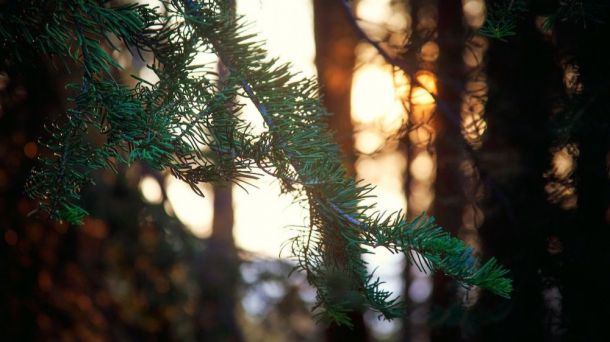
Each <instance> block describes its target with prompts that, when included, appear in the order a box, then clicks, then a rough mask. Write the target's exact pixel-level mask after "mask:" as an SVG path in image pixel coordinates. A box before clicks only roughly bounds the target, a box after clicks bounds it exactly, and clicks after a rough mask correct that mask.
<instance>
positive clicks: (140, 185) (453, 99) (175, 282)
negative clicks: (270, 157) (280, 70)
mask: <svg viewBox="0 0 610 342" xmlns="http://www.w3.org/2000/svg"><path fill="white" fill-rule="evenodd" d="M145 2H148V3H150V5H151V6H157V5H159V4H158V3H157V2H155V1H154V0H149V1H145ZM497 2H498V1H487V4H486V3H485V1H483V0H462V1H440V0H438V1H434V0H358V1H355V2H351V3H350V4H351V6H348V7H345V6H344V5H343V3H342V1H330V0H236V3H235V5H236V10H237V13H238V15H243V16H244V17H245V20H246V21H248V22H251V23H252V25H251V30H252V31H253V32H257V33H258V34H259V36H258V37H259V38H260V39H261V40H265V41H266V42H267V45H266V46H267V48H268V50H269V52H270V54H271V55H272V56H277V57H279V58H280V60H281V61H284V62H290V63H292V65H293V67H294V70H295V71H298V72H300V73H301V75H302V76H305V77H317V78H318V80H319V83H320V85H321V87H322V95H323V102H324V104H325V105H326V107H327V108H328V109H329V111H330V112H332V113H333V114H334V116H332V117H331V118H329V124H330V127H331V128H332V129H333V131H334V136H335V138H336V140H337V142H338V143H339V144H340V146H341V147H342V149H343V152H344V155H345V160H344V163H345V166H346V167H347V168H348V170H349V171H350V173H351V174H352V175H354V176H355V177H356V178H358V179H363V180H365V181H366V182H369V183H372V184H374V185H376V188H375V190H374V194H375V195H376V196H377V197H376V198H371V199H370V201H372V202H376V203H377V204H378V209H379V210H381V211H395V210H399V209H402V210H404V211H406V212H407V215H408V216H409V217H410V218H413V217H415V216H417V215H419V214H420V213H421V212H422V211H426V212H428V213H431V214H432V215H434V216H435V217H436V218H437V221H438V222H439V223H440V225H441V226H443V227H444V228H445V229H446V230H448V231H450V232H451V233H453V234H455V235H456V236H458V237H460V238H461V239H463V240H465V241H466V242H467V243H468V244H470V245H471V246H473V247H474V248H475V249H476V250H477V251H478V252H479V253H480V254H481V255H482V256H483V257H485V258H486V257H491V256H494V257H496V258H498V259H499V261H500V262H501V263H503V264H505V265H506V266H507V267H508V268H510V270H511V274H510V276H511V277H512V278H513V279H514V282H515V283H514V285H515V292H514V294H513V297H512V299H511V300H506V299H501V298H498V297H494V296H493V295H489V294H487V293H481V292H479V291H478V290H477V289H472V290H470V291H466V290H465V289H463V288H461V287H459V285H457V284H456V283H454V282H452V281H451V280H450V279H448V278H445V277H444V276H443V275H434V276H430V275H427V274H425V273H423V272H421V271H420V270H418V269H417V268H416V267H415V266H412V265H407V264H406V262H405V259H404V257H403V256H401V255H392V254H389V253H388V252H387V251H375V254H371V255H367V256H365V258H366V260H367V261H368V262H369V264H370V267H371V269H377V274H378V275H379V276H381V277H382V279H384V280H385V282H386V283H385V284H384V286H385V287H386V288H388V289H391V290H392V291H394V292H395V293H397V294H400V295H402V296H405V297H406V298H407V300H408V302H409V309H408V315H407V316H406V317H404V318H403V319H400V320H394V321H391V322H387V321H383V320H380V319H379V318H378V317H377V315H376V314H375V313H373V312H366V311H365V312H357V313H354V315H353V317H352V319H353V321H354V324H355V326H354V328H353V329H347V328H344V327H337V326H328V325H325V324H322V323H321V324H316V322H314V321H313V320H312V317H311V309H312V305H313V302H314V300H315V291H314V290H313V289H312V288H310V287H309V286H308V285H307V282H306V279H305V278H304V276H303V275H302V274H299V273H292V274H290V271H291V270H292V264H291V261H290V260H289V258H288V257H289V255H288V251H284V252H283V251H282V246H283V244H284V243H285V242H286V241H287V240H288V239H289V238H290V237H291V236H293V232H292V230H291V227H294V226H300V225H302V224H303V223H304V222H306V221H305V220H306V216H307V209H306V208H303V207H301V206H299V205H298V204H294V203H293V202H292V198H291V197H289V196H287V195H280V187H279V184H278V182H277V181H275V180H274V179H272V178H271V177H267V176H263V177H261V178H260V179H258V180H257V181H255V182H254V183H253V186H248V187H246V189H242V188H240V187H232V188H231V187H221V186H214V185H210V184H201V186H200V187H201V190H202V192H203V193H204V194H205V195H206V196H205V197H199V196H197V195H196V194H194V193H193V191H192V190H191V189H190V188H189V186H188V185H187V184H185V183H183V182H181V181H179V180H177V179H175V178H173V177H172V176H171V175H169V174H166V173H159V172H157V171H155V170H154V169H153V168H150V167H149V166H147V165H144V164H136V165H134V166H132V167H131V168H129V169H127V170H122V171H121V172H120V173H118V174H115V173H113V172H111V171H105V172H101V173H99V174H96V175H95V179H96V182H95V183H96V184H95V186H92V187H90V188H88V189H86V190H85V196H84V198H85V208H86V209H87V210H88V211H89V212H90V213H91V216H90V217H88V218H87V219H86V220H85V221H84V224H83V225H81V226H68V225H66V224H62V223H57V222H50V221H46V220H43V219H40V218H38V217H37V216H35V215H34V216H28V213H30V212H31V211H32V210H34V208H35V204H34V203H32V202H31V201H30V200H28V199H27V198H25V197H24V195H23V184H24V182H25V179H26V178H27V175H28V172H29V170H30V169H31V167H32V165H33V163H34V160H35V158H36V156H37V155H38V153H39V149H40V146H38V144H37V139H38V137H39V136H41V135H43V134H44V129H43V123H44V120H42V118H44V117H46V116H47V115H58V114H59V113H61V112H62V110H63V109H64V107H65V103H64V97H65V94H64V92H65V90H64V89H63V84H64V83H65V81H66V80H68V78H69V77H70V76H69V75H63V74H61V73H59V72H58V70H57V69H55V68H53V67H51V65H49V67H48V68H47V69H48V73H47V74H41V73H40V72H39V71H36V72H33V71H32V72H29V71H28V70H20V71H19V72H18V71H17V70H0V228H1V232H2V236H0V253H1V257H2V264H1V265H0V289H1V295H2V298H1V299H0V302H1V303H2V311H1V315H2V316H1V317H0V321H1V323H0V327H2V335H4V336H8V338H9V340H60V341H89V340H91V341H96V340H100V341H104V340H120V341H134V340H135V341H138V340H151V341H154V340H177V341H191V340H198V341H204V340H205V341H322V340H329V341H335V340H336V341H342V340H349V341H417V342H425V341H462V340H463V341H492V340H494V341H514V340H517V339H525V340H531V341H563V340H571V339H572V338H574V337H575V336H576V337H579V338H580V337H588V338H589V339H588V340H595V339H596V338H597V337H598V336H599V335H597V332H598V331H599V328H600V327H601V326H603V324H601V321H599V320H600V319H601V318H600V317H598V316H595V317H592V316H593V315H592V314H590V313H589V307H590V305H592V303H593V302H595V301H596V300H597V299H598V297H597V296H596V295H595V293H597V294H600V293H601V294H603V293H606V294H607V290H608V289H609V288H610V287H608V281H606V280H600V279H599V278H603V273H605V272H604V270H603V267H604V265H605V266H608V265H610V263H609V262H608V260H609V257H608V256H606V255H604V254H603V253H601V251H603V247H604V246H603V245H602V242H601V241H604V239H605V238H607V237H609V236H608V235H609V231H610V227H608V222H609V220H610V210H609V209H608V208H609V207H608V196H609V195H608V194H609V189H610V187H608V163H609V160H610V155H609V154H608V150H609V149H608V147H609V138H608V124H607V114H605V113H607V111H606V109H607V105H606V104H603V103H602V101H601V100H600V99H603V98H604V96H603V95H604V94H606V95H608V94H607V93H608V86H607V80H608V78H607V76H608V66H607V65H606V64H607V63H606V62H603V61H602V60H601V59H600V58H597V57H594V56H589V55H588V52H587V51H590V50H589V49H590V48H591V46H594V45H593V44H594V42H595V38H596V37H603V34H606V33H607V31H608V28H607V26H608V25H607V24H606V23H605V22H604V23H601V24H599V25H598V26H595V28H594V29H595V31H594V33H591V32H590V31H586V30H585V32H580V31H576V32H574V31H573V30H572V31H570V29H569V25H571V24H570V23H564V24H558V25H557V26H556V28H555V29H551V28H549V27H546V26H545V25H543V22H544V19H545V18H546V17H545V15H546V13H550V11H551V10H552V9H553V7H552V6H554V5H553V4H551V3H553V2H552V1H551V2H548V3H549V4H548V5H547V4H546V3H547V2H544V1H541V2H539V3H538V2H532V4H533V5H532V8H531V9H530V11H529V12H527V13H526V14H524V15H523V17H522V18H520V20H521V21H520V24H521V25H520V26H519V28H518V29H516V30H517V35H516V36H514V37H512V38H510V39H509V40H489V39H488V38H485V37H483V36H482V35H480V34H478V33H477V32H478V31H477V30H478V29H479V28H480V27H481V26H482V25H483V23H484V21H485V18H486V13H487V12H488V11H487V6H492V5H493V4H494V3H497ZM490 4H491V5H490ZM545 6H546V7H545ZM562 25H563V26H562ZM359 30H362V31H361V32H360V31H359ZM363 35H366V38H368V39H370V41H366V40H365V39H363V38H365V37H364V36H363ZM596 35H597V36H596ZM584 36H586V37H587V39H586V41H584V42H583V41H582V40H580V38H582V37H584ZM591 36H592V37H591ZM371 42H372V43H373V44H371ZM575 42H579V43H578V44H577V43H575ZM587 44H590V45H587ZM380 51H382V52H383V53H385V54H387V55H386V56H385V58H384V56H383V55H382V54H380ZM114 57H115V58H116V59H117V61H119V63H120V64H121V65H123V66H124V67H126V70H127V72H126V73H125V75H123V77H124V79H125V82H133V80H129V76H128V75H129V73H133V74H138V75H139V76H140V77H142V78H144V79H147V80H150V81H153V82H154V77H155V76H154V74H152V73H151V72H150V69H147V68H145V65H146V58H147V56H144V59H143V60H141V59H136V58H134V57H133V56H131V55H129V54H127V53H124V54H123V53H115V54H114ZM210 61H211V62H214V61H215V57H214V56H210V55H207V54H205V53H202V54H201V56H200V60H199V62H210ZM41 63H48V62H46V61H41ZM604 77H606V78H605V81H602V80H604ZM587 82H588V83H587ZM583 89H586V90H583ZM587 91H589V92H590V93H587ZM583 92H584V93H583ZM589 94H591V95H589ZM577 97H578V98H579V99H580V98H585V99H589V100H588V102H586V103H587V105H586V107H582V106H581V107H579V108H584V109H583V110H582V112H584V113H585V114H583V115H581V116H579V117H578V119H579V120H584V121H583V122H585V123H586V125H585V128H584V129H582V130H580V131H577V133H576V134H572V135H569V136H567V137H564V136H562V132H564V131H565V129H566V127H565V125H566V124H563V123H562V122H563V121H560V120H559V119H558V118H561V117H562V113H564V112H567V111H568V109H567V108H570V107H569V106H570V103H572V102H570V101H569V100H570V99H574V98H577ZM244 101H245V100H244ZM583 103H584V102H583ZM47 113H49V114H47ZM242 115H244V116H245V117H247V118H249V119H250V120H251V121H252V122H253V124H254V125H258V127H259V128H260V129H264V128H263V125H262V120H261V119H260V118H259V117H258V113H257V112H256V110H255V109H254V108H253V107H252V106H251V105H246V106H245V109H244V110H243V113H242ZM572 124H573V123H572ZM562 125H563V126H562ZM605 241H607V240H605ZM600 268H602V269H600ZM600 273H601V274H600ZM289 274H290V276H289ZM597 275H599V277H597ZM606 297H608V296H606ZM598 306H600V307H601V309H602V310H605V311H606V312H607V311H608V308H609V307H610V306H606V305H604V304H603V303H602V302H598ZM601 317H603V316H601ZM606 317H607V316H606Z"/></svg>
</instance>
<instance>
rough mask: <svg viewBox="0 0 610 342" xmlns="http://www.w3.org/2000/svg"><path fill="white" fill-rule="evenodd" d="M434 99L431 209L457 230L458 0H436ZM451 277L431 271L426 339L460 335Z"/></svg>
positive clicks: (460, 190) (460, 188) (461, 44)
mask: <svg viewBox="0 0 610 342" xmlns="http://www.w3.org/2000/svg"><path fill="white" fill-rule="evenodd" d="M438 15H439V18H438V19H439V20H438V40H437V42H438V45H439V50H440V55H439V59H438V63H437V64H438V78H439V82H438V102H439V103H437V110H436V112H437V113H436V116H435V121H436V124H435V128H436V129H437V132H436V143H435V152H436V167H437V168H436V182H435V186H434V188H435V198H434V204H433V210H432V212H433V214H434V216H435V218H436V220H437V222H438V224H439V225H440V226H441V227H443V228H445V230H447V231H449V232H451V233H452V234H454V235H457V234H458V232H459V229H460V226H461V223H462V213H463V210H464V206H465V205H466V197H465V193H464V191H465V180H464V175H463V173H462V171H461V170H462V167H461V164H462V162H464V161H465V160H467V159H466V155H465V148H466V142H465V141H464V138H463V137H462V135H461V126H460V111H461V104H462V90H463V88H464V83H465V81H466V72H465V65H464V62H463V61H462V53H463V51H464V48H465V42H466V41H465V38H466V32H465V27H464V23H463V15H462V3H461V2H459V1H440V2H439V3H438ZM456 290H457V286H456V283H455V282H454V281H452V280H451V279H450V278H448V277H447V276H445V275H444V274H441V273H436V274H435V275H434V289H433V292H432V299H431V302H432V303H431V306H432V308H431V314H432V315H433V316H432V321H431V324H433V326H431V331H430V339H431V341H439V342H440V341H459V340H460V330H459V326H458V324H459V317H456V316H455V315H453V314H452V312H453V310H454V308H455V307H456V303H457V301H458V298H457V292H456Z"/></svg>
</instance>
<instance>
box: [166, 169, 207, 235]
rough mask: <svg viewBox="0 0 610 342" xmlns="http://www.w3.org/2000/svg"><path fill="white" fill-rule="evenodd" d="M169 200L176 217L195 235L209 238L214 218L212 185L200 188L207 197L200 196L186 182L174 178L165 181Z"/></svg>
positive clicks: (170, 177)
mask: <svg viewBox="0 0 610 342" xmlns="http://www.w3.org/2000/svg"><path fill="white" fill-rule="evenodd" d="M165 189H166V192H167V198H168V200H169V202H170V204H171V209H172V210H173V212H174V213H175V214H176V217H178V219H180V221H182V223H184V225H185V226H186V227H187V228H188V229H189V230H190V231H191V232H193V234H195V235H196V236H198V237H200V238H206V237H208V236H209V235H210V234H211V232H212V220H213V218H214V192H213V191H212V186H211V185H210V184H203V185H201V186H200V189H201V191H202V192H203V194H204V195H205V197H201V196H198V195H197V194H195V193H194V192H193V190H192V189H191V187H190V186H189V185H188V184H186V183H185V182H183V181H181V180H179V179H176V178H175V177H173V176H167V177H166V179H165Z"/></svg>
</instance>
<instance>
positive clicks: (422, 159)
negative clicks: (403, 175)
mask: <svg viewBox="0 0 610 342" xmlns="http://www.w3.org/2000/svg"><path fill="white" fill-rule="evenodd" d="M409 171H410V172H411V175H412V176H413V178H415V179H416V180H418V181H421V182H425V181H430V180H431V179H432V177H433V176H434V160H433V159H432V156H431V155H430V153H428V152H420V153H418V154H417V156H416V157H415V159H413V161H412V162H411V165H410V170H409Z"/></svg>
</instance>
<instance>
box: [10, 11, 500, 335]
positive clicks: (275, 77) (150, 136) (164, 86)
mask: <svg viewBox="0 0 610 342" xmlns="http://www.w3.org/2000/svg"><path fill="white" fill-rule="evenodd" d="M18 4H19V5H18V8H17V9H16V10H15V11H14V12H10V11H9V12H6V13H4V12H0V19H6V21H0V22H1V24H0V44H1V46H2V47H3V48H4V47H6V48H7V51H9V52H12V54H10V55H9V56H8V60H10V62H11V63H13V62H14V63H24V62H25V61H26V59H27V55H26V54H23V53H22V51H21V49H22V46H21V45H20V43H19V40H18V39H15V37H26V38H31V39H29V40H24V41H26V42H28V43H27V44H26V46H27V49H29V51H31V52H32V53H36V54H40V55H42V56H47V57H48V56H55V57H58V58H59V59H60V60H64V61H65V60H68V61H71V62H75V63H77V64H79V65H81V67H82V68H83V70H84V73H85V76H84V77H83V81H82V82H81V84H75V85H73V86H72V91H74V92H75V93H76V95H75V96H74V98H73V99H72V100H71V101H70V103H71V104H72V105H73V106H72V107H71V108H70V109H69V110H68V112H67V114H66V115H65V117H64V118H63V120H61V121H60V122H58V123H56V124H54V125H51V126H50V127H52V128H53V129H52V130H51V131H50V132H49V134H50V138H49V141H48V142H47V143H46V146H47V148H48V150H49V153H48V154H44V155H43V156H42V157H41V159H40V164H39V166H38V167H37V168H36V169H35V171H34V172H33V174H32V177H31V179H30V181H29V187H28V193H29V195H30V196H31V197H33V198H36V199H38V200H40V201H41V207H42V209H44V210H45V211H47V212H48V213H50V214H51V216H53V217H54V218H57V219H66V220H69V221H71V222H78V221H79V220H80V218H82V216H83V215H85V214H86V213H85V212H83V211H80V210H82V209H80V205H79V199H80V190H81V189H82V188H83V187H85V186H88V184H90V183H91V173H92V172H94V171H95V170H98V169H101V168H105V167H109V168H111V169H115V170H116V169H117V168H118V167H119V166H120V165H125V166H126V165H130V164H131V163H133V162H136V161H144V162H147V163H148V164H150V165H152V166H153V167H156V168H159V169H169V170H170V172H171V173H172V174H173V175H174V176H176V177H178V178H180V179H182V180H184V181H185V182H187V183H188V184H189V185H190V186H191V188H192V189H193V190H194V191H195V192H196V193H198V194H200V195H201V191H200V190H199V188H198V184H199V183H200V182H236V183H238V184H240V183H242V182H247V180H248V179H252V178H256V177H257V172H258V171H262V172H265V173H269V174H272V175H274V176H275V177H277V178H278V179H279V180H280V183H281V185H282V190H283V191H284V192H291V193H293V194H294V196H295V199H296V201H297V202H302V203H307V204H308V206H309V211H310V217H309V219H310V224H309V226H307V227H303V231H302V234H300V235H299V236H297V237H296V238H294V239H293V240H292V241H291V248H292V252H293V254H294V256H295V258H296V262H297V265H298V268H300V269H302V270H303V271H305V272H306V274H307V278H308V280H309V281H310V283H311V284H312V285H314V286H315V287H316V288H317V291H318V292H317V293H318V297H317V307H318V308H319V310H318V312H317V314H318V315H320V316H321V317H326V318H330V319H333V320H335V321H337V322H339V323H344V324H349V320H348V319H347V317H348V316H347V312H348V311H350V310H351V309H352V304H350V303H351V302H353V299H354V298H358V299H359V300H360V301H361V302H362V303H363V304H364V305H367V306H368V307H370V308H372V309H373V310H376V311H378V312H379V313H380V314H382V315H383V316H384V317H386V318H388V319H389V318H393V317H398V316H400V315H402V314H403V309H404V303H403V302H402V301H400V300H399V299H398V298H395V297H394V295H393V294H392V293H390V292H388V291H385V290H382V289H381V288H380V285H381V284H382V282H381V281H380V280H379V279H378V278H375V277H374V274H372V273H370V272H369V271H368V270H367V264H366V263H365V262H364V261H363V260H362V258H361V256H362V254H364V253H369V252H368V250H367V249H366V248H375V247H383V248H386V249H388V250H390V251H391V252H393V253H404V254H405V255H406V256H407V258H409V260H411V261H412V262H414V263H416V264H417V265H419V266H420V267H422V268H424V267H425V268H426V269H429V270H435V271H436V270H438V271H441V272H445V273H447V274H449V275H451V276H453V277H455V278H456V279H457V280H459V281H461V282H463V284H464V286H467V287H468V286H480V287H482V288H486V289H489V290H491V291H493V292H495V293H498V294H500V295H504V296H506V295H508V293H509V292H510V280H508V279H507V278H506V277H505V274H506V271H505V270H504V269H503V268H502V267H501V266H499V265H497V264H496V263H495V262H494V261H493V260H490V261H488V262H487V263H485V264H482V265H480V264H479V261H478V260H477V259H476V258H474V257H473V256H472V250H471V249H469V248H468V247H466V246H465V245H464V244H463V243H462V242H461V241H459V240H457V239H454V238H452V237H450V236H449V235H448V234H446V233H445V232H443V231H442V230H441V229H440V228H439V227H438V226H436V225H435V224H434V221H433V220H432V219H430V218H427V217H425V216H421V217H420V218H418V219H416V220H414V221H413V222H408V221H407V220H406V219H405V217H404V215H402V213H400V212H398V213H394V214H391V215H381V214H379V213H378V212H377V211H376V210H375V207H374V206H365V205H362V204H361V200H362V199H364V198H366V197H369V196H370V191H371V190H372V187H371V186H370V185H367V184H361V183H358V182H356V181H355V180H354V179H352V178H349V177H348V176H347V173H346V171H345V169H344V167H343V165H342V164H341V162H340V160H341V158H340V152H339V148H338V147H337V145H336V144H335V143H334V142H333V140H332V137H331V136H330V134H329V133H328V129H327V126H326V123H325V120H326V119H327V116H328V115H329V114H328V113H327V112H326V110H325V109H324V108H323V107H322V105H321V104H320V101H319V99H318V97H319V96H318V93H317V89H318V88H317V84H316V82H315V81H313V80H308V79H300V78H298V77H297V76H296V75H294V74H292V73H291V72H290V66H289V65H279V64H278V63H277V61H276V60H269V59H268V57H267V53H266V51H265V49H264V48H263V44H262V43H260V42H258V41H256V40H255V39H254V36H253V35H252V34H249V33H247V29H246V26H245V25H244V24H243V20H242V19H237V20H235V19H234V18H233V17H232V13H231V12H230V9H229V8H227V6H226V3H225V1H221V0H216V1H212V0H208V1H202V2H196V1H192V0H172V1H170V0H167V1H164V2H163V4H164V8H165V10H166V14H165V15H163V16H161V15H159V14H158V13H156V12H154V11H153V10H151V9H149V8H145V7H143V6H135V5H134V6H122V7H105V6H100V5H99V4H98V3H97V2H96V1H92V0H74V1H69V2H65V3H64V2H62V1H56V2H49V3H48V6H52V5H54V6H56V7H55V8H54V11H51V12H50V13H52V14H51V15H50V16H49V15H48V13H42V12H36V11H28V10H30V9H33V8H36V4H35V3H34V2H32V1H26V0H24V1H21V2H18ZM19 6H20V7H19ZM24 13H29V14H28V15H31V16H32V17H29V18H27V17H24V15H25V14H24ZM49 17H50V18H49ZM124 22H125V23H124ZM6 23H8V24H6ZM109 34H112V35H113V36H115V37H118V39H119V41H120V42H121V44H123V46H124V48H125V49H128V50H129V52H130V53H132V54H138V55H139V54H141V52H148V53H150V54H152V55H153V56H154V61H152V64H151V65H149V66H147V67H148V68H150V69H151V70H152V71H153V72H154V73H156V74H157V76H158V78H159V82H157V83H155V84H150V83H148V82H146V81H144V80H139V79H137V78H136V79H137V80H138V81H139V82H138V85H137V86H136V87H134V88H127V87H126V86H124V85H122V84H120V83H118V81H117V80H115V79H114V78H113V71H116V70H118V69H120V66H119V65H118V64H117V63H116V62H115V61H114V60H113V59H112V58H110V55H109V54H108V52H107V51H106V50H105V48H103V47H102V42H106V45H108V46H110V48H111V49H121V47H120V46H115V44H116V40H114V39H111V37H109ZM201 51H208V52H213V53H215V54H216V55H217V56H218V57H219V59H220V60H221V61H222V63H223V64H224V65H225V66H226V67H227V68H228V70H229V74H228V76H227V77H226V79H224V78H223V86H222V87H217V86H216V82H215V81H216V80H217V79H218V75H217V74H216V73H215V71H213V68H208V67H207V66H205V65H204V66H200V65H194V59H195V56H196V55H197V53H199V52H201ZM4 61H5V60H4V59H3V60H0V63H4ZM66 65H67V66H66V68H67V69H68V70H71V69H73V68H74V67H73V66H70V64H69V63H66ZM0 67H1V65H0ZM76 89H80V91H76ZM238 96H245V97H248V98H249V99H250V101H252V102H253V103H254V104H255V106H256V107H257V109H258V111H259V113H260V114H261V117H262V118H263V120H264V122H265V124H266V125H267V128H268V130H267V131H266V132H263V133H262V134H258V135H255V134H253V132H252V129H251V126H250V124H249V123H248V122H245V121H243V119H241V118H240V116H239V111H240V110H241V107H240V106H238V105H236V103H237V101H236V99H237V97H238ZM91 132H93V136H94V138H95V139H94V141H95V143H91V142H90V140H91ZM57 184H61V186H60V187H59V189H58V187H57Z"/></svg>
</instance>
